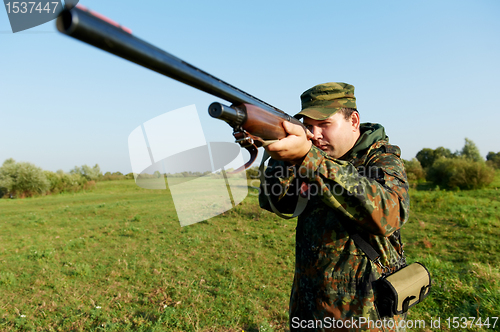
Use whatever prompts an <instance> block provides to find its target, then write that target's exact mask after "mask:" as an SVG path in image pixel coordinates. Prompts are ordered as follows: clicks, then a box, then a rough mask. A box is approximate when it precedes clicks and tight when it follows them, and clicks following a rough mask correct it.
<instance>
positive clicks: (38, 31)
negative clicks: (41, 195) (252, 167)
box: [0, 0, 500, 173]
mask: <svg viewBox="0 0 500 332" xmlns="http://www.w3.org/2000/svg"><path fill="white" fill-rule="evenodd" d="M80 4H82V5H84V6H86V7H88V8H90V9H92V10H94V11H97V12H99V13H101V14H103V15H105V16H107V17H109V18H111V19H113V20H114V21H117V22H119V23H120V24H122V25H124V26H126V27H128V28H130V29H131V30H132V33H133V34H134V35H135V36H136V37H138V38H141V39H143V40H145V41H147V42H149V43H151V44H153V45H156V46H157V47H159V48H161V49H163V50H165V51H167V52H169V53H171V54H173V55H175V56H177V57H179V58H181V59H183V60H185V61H187V62H189V63H191V64H193V65H195V66H197V67H199V68H201V69H202V70H204V71H206V72H209V73H211V74H212V75H214V76H216V77H218V78H220V79H222V80H224V81H226V82H229V83H230V84H232V85H235V86H237V87H239V88H240V89H242V90H244V91H246V92H248V93H250V94H252V95H254V96H256V97H257V98H260V99H262V100H265V101H266V102H268V103H270V104H271V105H274V106H276V107H278V108H279V109H281V110H283V111H285V112H287V113H289V114H291V115H293V114H296V113H297V112H299V111H300V98H299V96H300V94H301V93H302V92H303V91H305V90H307V89H309V88H310V87H312V86H314V85H316V84H320V83H325V82H346V83H349V84H352V85H354V86H355V95H356V98H357V107H358V110H359V112H360V115H361V120H362V122H375V123H380V124H382V125H383V126H384V127H385V130H386V133H387V135H388V136H389V138H390V142H391V143H392V144H395V145H398V146H399V147H400V148H401V150H402V158H404V159H411V158H413V157H415V155H416V154H417V152H418V151H420V150H421V149H422V148H433V149H434V148H437V147H439V146H443V147H446V148H449V149H450V150H451V151H452V152H453V151H456V150H460V149H461V148H462V147H463V145H464V142H465V140H464V139H465V138H466V137H467V138H469V139H471V140H472V141H474V142H475V143H476V145H477V146H478V148H479V150H480V152H481V154H482V155H483V156H486V154H487V153H488V152H489V151H494V152H499V151H500V140H498V139H496V138H495V137H496V134H495V132H496V131H495V127H496V126H497V125H498V124H499V123H500V112H499V111H498V109H499V105H500V93H499V91H500V83H499V79H498V78H499V77H500V65H499V59H500V38H499V36H500V20H499V19H498V17H500V2H498V1H496V0H477V1H460V0H458V1H457V0H453V1H426V0H423V1H387V0H380V1H368V0H359V1H333V0H331V1H314V2H306V1H291V0H288V1H279V0H278V1H260V0H257V1H247V2H241V1H182V2H181V1H148V2H138V1H127V0H120V1H118V0H107V1H102V0H101V1H97V0H81V1H80ZM214 101H219V102H223V101H222V100H221V99H219V98H216V97H213V96H211V95H209V94H206V93H204V92H201V91H198V90H196V89H194V88H192V87H189V86H186V85H184V84H182V83H179V82H177V81H174V80H172V79H170V78H168V77H165V76H162V75H160V74H157V73H155V72H152V71H150V70H148V69H145V68H142V67H140V66H138V65H136V64H133V63H130V62H128V61H126V60H123V59H121V58H118V57H116V56H114V55H111V54H108V53H106V52H104V51H101V50H99V49H96V48H94V47H92V46H89V45H86V44H84V43H82V42H80V41H77V40H75V39H72V38H69V37H67V36H65V35H63V34H61V33H59V32H57V30H56V28H55V21H51V22H48V23H45V24H43V25H40V26H38V27H35V28H32V29H29V30H26V31H23V32H18V33H12V30H11V27H10V24H9V20H8V16H7V13H6V10H4V9H1V8H0V123H1V124H2V126H1V129H0V163H2V162H3V161H4V160H5V159H7V158H14V159H15V160H16V161H26V162H31V163H34V164H35V165H37V166H39V167H41V168H43V169H46V170H51V171H56V170H58V169H62V170H64V171H69V170H70V169H72V168H73V167H75V166H81V165H84V164H87V165H91V166H93V165H95V164H99V166H100V168H101V170H102V171H103V172H107V171H110V172H116V171H120V172H122V173H129V172H131V162H130V158H129V150H128V137H129V135H130V134H131V133H132V132H133V130H134V129H135V128H137V127H138V126H140V125H141V124H143V123H145V122H147V121H148V120H150V119H152V118H155V117H157V116H160V115H162V114H165V113H166V112H169V111H174V110H177V109H179V108H182V107H186V106H189V105H195V107H196V109H197V111H198V114H199V117H200V121H201V125H202V129H203V133H204V136H205V138H206V141H207V142H231V141H233V138H232V129H231V128H230V127H229V126H228V125H227V124H226V123H224V122H222V121H220V120H216V119H213V118H211V117H210V116H209V115H208V112H207V109H208V106H209V105H210V103H212V102H214ZM177 129H180V130H178V131H176V134H175V135H176V136H177V137H176V138H177V139H175V140H172V144H182V142H183V141H185V140H189V138H190V137H191V136H192V135H194V133H193V132H192V131H193V130H199V126H196V125H195V126H193V125H192V123H190V121H188V120H186V121H179V123H178V128H177ZM261 152H262V151H261Z"/></svg>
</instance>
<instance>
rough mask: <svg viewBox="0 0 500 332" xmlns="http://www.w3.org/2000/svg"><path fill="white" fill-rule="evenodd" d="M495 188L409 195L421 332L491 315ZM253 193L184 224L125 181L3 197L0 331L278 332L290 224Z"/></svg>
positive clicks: (495, 299)
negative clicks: (421, 283)
mask: <svg viewBox="0 0 500 332" xmlns="http://www.w3.org/2000/svg"><path fill="white" fill-rule="evenodd" d="M499 179H500V176H498V174H497V179H496V182H494V183H493V184H492V185H491V186H490V187H489V188H488V189H483V190H476V191H459V192H448V191H443V190H439V191H436V190H416V189H412V191H411V193H410V195H411V199H412V202H411V217H410V221H409V222H408V224H407V225H405V227H404V229H403V241H404V242H406V245H405V251H406V253H407V255H408V257H409V261H420V262H423V263H424V264H425V265H426V266H427V267H428V268H429V270H430V272H431V274H432V277H433V289H432V293H431V295H430V296H429V297H428V298H427V299H426V300H425V301H424V302H423V303H421V304H419V305H417V306H416V307H414V308H412V309H411V312H410V314H409V317H408V319H424V320H425V321H426V323H427V331H430V330H431V329H429V328H428V324H429V321H430V319H431V317H432V318H433V319H436V317H441V327H442V328H443V327H444V328H443V330H456V329H452V328H451V329H447V328H446V322H445V321H444V320H445V319H446V318H448V317H451V318H453V317H481V318H483V319H485V318H486V317H495V316H500V312H499V309H498V308H500V292H499V289H500V287H499V286H500V283H499V280H500V271H499V269H498V264H497V261H496V259H497V257H499V253H500V244H499V241H498V239H499V237H500V227H499V226H500V211H498V210H500V195H499V191H498V190H495V188H498V187H500V180H499ZM428 187H430V186H428ZM255 194H256V191H255V190H254V191H252V192H251V195H249V196H248V197H247V198H246V199H245V200H244V202H243V203H242V204H240V205H238V206H237V207H236V208H234V209H233V210H231V211H228V212H226V213H224V214H222V215H220V216H218V217H216V218H212V219H210V220H208V221H204V222H201V223H197V224H194V225H191V226H187V227H184V228H181V227H180V226H179V223H178V220H177V217H176V213H175V209H174V206H173V203H172V198H171V196H170V192H169V191H168V190H147V189H142V188H139V187H137V186H136V185H135V183H134V181H133V180H123V181H105V182H98V183H97V188H96V189H94V190H93V191H90V192H82V193H75V194H60V195H52V196H43V197H35V198H27V199H14V200H10V199H2V200H0V211H1V212H0V213H1V214H0V221H1V222H0V243H1V244H2V245H1V246H0V331H233V332H236V331H238V332H241V331H242V330H244V331H246V332H248V331H284V330H285V329H286V328H287V322H288V313H287V311H288V299H289V293H290V287H291V282H292V278H293V269H294V228H295V221H294V220H291V221H290V220H288V221H287V220H283V219H280V218H278V217H276V216H274V215H273V214H271V213H268V212H267V211H263V210H261V209H260V208H259V207H258V204H257V199H256V196H255ZM499 325H500V322H499V323H498V324H497V328H498V326H499ZM413 330H415V331H418V329H413ZM459 330H460V329H459ZM462 330H463V329H462ZM470 330H471V331H477V330H480V329H479V328H473V329H470ZM424 331H425V329H424Z"/></svg>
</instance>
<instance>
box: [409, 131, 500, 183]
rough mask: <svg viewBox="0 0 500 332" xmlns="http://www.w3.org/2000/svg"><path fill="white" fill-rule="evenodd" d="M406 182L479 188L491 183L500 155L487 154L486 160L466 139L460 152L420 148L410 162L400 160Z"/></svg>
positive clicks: (470, 141)
mask: <svg viewBox="0 0 500 332" xmlns="http://www.w3.org/2000/svg"><path fill="white" fill-rule="evenodd" d="M403 162H404V164H405V169H406V173H407V176H408V180H409V181H410V183H411V184H412V185H413V186H416V184H417V183H418V182H423V181H428V182H432V183H433V184H435V185H436V186H439V187H440V188H447V189H453V190H455V189H466V190H467V189H479V188H484V187H486V186H487V185H489V184H490V183H491V182H493V180H494V178H495V169H500V152H497V153H494V152H489V153H488V155H487V157H486V160H485V159H484V158H483V157H482V156H481V154H480V153H479V149H478V148H477V146H476V144H474V142H473V141H472V140H470V139H468V138H466V139H465V145H464V147H463V148H462V150H460V151H455V152H451V150H450V149H447V148H444V147H438V148H437V149H430V148H424V149H422V150H420V151H419V152H418V153H417V155H416V157H415V158H413V159H412V160H403Z"/></svg>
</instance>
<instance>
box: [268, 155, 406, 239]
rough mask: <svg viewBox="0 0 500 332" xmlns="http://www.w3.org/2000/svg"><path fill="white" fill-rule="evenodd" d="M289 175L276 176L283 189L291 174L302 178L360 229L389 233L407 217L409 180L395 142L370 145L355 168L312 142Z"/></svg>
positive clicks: (327, 202) (311, 190)
mask: <svg viewBox="0 0 500 332" xmlns="http://www.w3.org/2000/svg"><path fill="white" fill-rule="evenodd" d="M288 175H289V177H288V178H281V179H279V182H280V183H281V184H282V185H283V190H282V192H287V190H288V188H287V187H288V186H290V184H291V183H294V180H295V179H294V178H298V179H300V178H302V179H304V180H305V181H306V182H307V183H308V185H309V192H310V193H311V195H312V194H316V193H318V194H319V195H320V196H321V199H322V201H323V202H324V203H325V204H326V205H328V206H330V207H331V208H334V209H337V210H339V212H341V213H343V214H345V215H346V216H347V217H349V218H350V219H351V221H352V222H353V223H354V225H353V226H356V227H357V228H360V229H361V230H362V231H365V232H368V233H371V234H375V235H382V236H389V235H391V234H392V233H393V232H394V231H396V230H398V229H399V228H400V227H401V226H402V225H403V224H404V223H405V222H406V221H407V220H408V214H409V205H410V199H409V195H408V183H407V178H406V173H405V171H404V166H403V163H402V161H401V159H400V157H399V148H397V147H395V146H391V145H382V146H379V147H378V148H375V149H373V151H371V152H370V154H369V156H368V159H367V160H366V162H365V163H364V165H363V166H358V168H355V167H354V166H353V165H352V164H350V163H348V162H346V161H342V160H338V159H333V158H331V157H329V156H328V155H327V154H326V153H324V152H323V151H321V150H320V149H318V148H316V147H314V146H313V147H312V148H311V150H310V151H309V153H308V154H307V155H306V157H305V158H304V161H303V162H302V164H301V165H300V166H298V167H297V168H296V171H295V172H294V173H293V174H291V175H290V174H288ZM282 197H284V196H283V195H282V196H281V198H282ZM278 198H280V197H278ZM273 202H274V201H273Z"/></svg>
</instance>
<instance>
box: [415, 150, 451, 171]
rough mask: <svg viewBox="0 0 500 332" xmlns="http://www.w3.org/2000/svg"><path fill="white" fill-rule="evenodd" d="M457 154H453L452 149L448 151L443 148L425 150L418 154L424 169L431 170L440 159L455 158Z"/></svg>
mask: <svg viewBox="0 0 500 332" xmlns="http://www.w3.org/2000/svg"><path fill="white" fill-rule="evenodd" d="M454 157H455V154H453V153H452V152H451V151H450V149H446V148H444V147H442V146H440V147H438V148H437V149H435V150H433V149H429V148H424V149H422V150H420V151H419V152H418V153H417V156H416V158H417V160H418V161H419V162H420V165H422V167H423V168H429V167H431V166H432V164H434V162H435V161H436V160H438V159H439V158H454Z"/></svg>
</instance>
